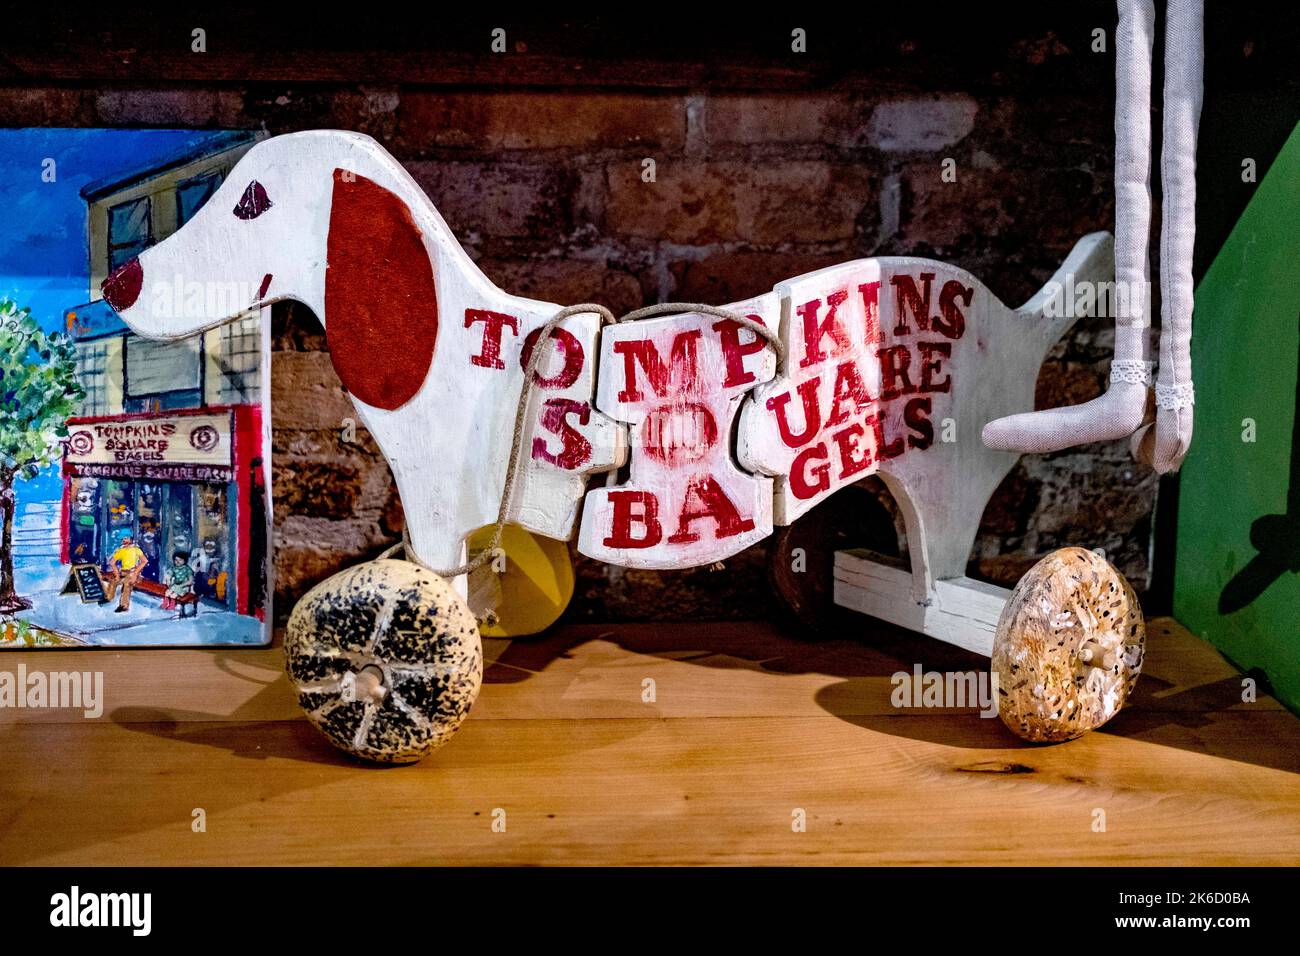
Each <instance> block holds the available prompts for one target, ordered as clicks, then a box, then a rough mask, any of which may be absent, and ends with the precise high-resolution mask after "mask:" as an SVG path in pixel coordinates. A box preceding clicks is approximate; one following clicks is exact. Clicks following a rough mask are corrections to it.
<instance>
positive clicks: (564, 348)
mask: <svg viewBox="0 0 1300 956" xmlns="http://www.w3.org/2000/svg"><path fill="white" fill-rule="evenodd" d="M541 334H542V330H541V327H540V326H539V327H538V328H535V329H533V330H532V331H531V332H529V333H528V334H527V335H526V336H524V348H523V351H522V352H520V353H519V367H520V368H521V369H526V368H528V363H529V362H530V361H531V360H532V357H533V347H534V346H536V345H537V337H538V336H539V335H541ZM551 339H552V340H553V341H554V342H555V343H556V345H557V346H559V350H560V354H561V355H563V356H564V368H562V369H560V371H559V373H558V374H556V375H554V376H552V377H551V378H546V377H544V376H543V375H542V372H541V368H540V365H545V364H546V358H547V356H545V354H544V357H543V358H542V361H541V363H540V365H539V368H538V370H537V384H538V385H540V386H542V388H568V387H569V386H570V385H572V384H573V383H574V382H576V381H577V380H578V376H579V375H581V374H582V363H583V360H584V358H585V357H586V356H585V355H584V353H583V351H582V343H581V342H580V341H578V337H577V336H575V335H574V334H573V333H572V332H570V331H569V330H568V329H562V328H560V327H559V326H556V327H555V328H554V329H552V330H551Z"/></svg>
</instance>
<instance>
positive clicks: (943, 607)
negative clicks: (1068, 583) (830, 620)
mask: <svg viewBox="0 0 1300 956" xmlns="http://www.w3.org/2000/svg"><path fill="white" fill-rule="evenodd" d="M834 575H835V577H834V595H835V603H836V604H839V605H840V606H842V607H847V608H852V609H853V610H855V611H861V612H862V613H863V614H870V615H871V616H872V617H877V618H880V619H881V620H883V621H889V622H890V623H891V624H897V625H898V626H899V627H905V628H907V629H908V630H912V631H919V632H921V633H922V634H925V635H927V636H929V637H933V638H937V639H938V640H941V641H944V642H945V643H948V644H955V645H957V646H958V647H963V648H965V649H966V650H968V651H973V652H974V653H976V654H982V655H984V656H985V657H988V656H990V655H991V654H992V653H993V635H994V633H995V632H996V631H997V626H998V618H999V617H1000V616H1001V614H1002V608H1003V606H1004V605H1005V604H1006V601H1007V598H1008V597H1010V595H1011V592H1010V591H1009V590H1007V589H1006V588H1000V587H997V586H996V585H992V584H986V583H985V582H983V581H976V580H973V579H971V578H967V577H960V578H952V579H951V580H947V581H938V582H936V585H935V590H934V592H933V593H932V594H931V596H930V597H929V598H928V599H927V600H924V601H917V600H916V599H915V597H914V596H913V593H912V591H913V579H912V575H911V573H910V572H908V571H906V570H904V569H902V568H895V567H890V566H889V565H886V564H882V563H879V562H878V561H875V560H873V559H872V558H871V557H870V556H868V555H867V554H866V553H865V552H861V551H836V552H835V569H834Z"/></svg>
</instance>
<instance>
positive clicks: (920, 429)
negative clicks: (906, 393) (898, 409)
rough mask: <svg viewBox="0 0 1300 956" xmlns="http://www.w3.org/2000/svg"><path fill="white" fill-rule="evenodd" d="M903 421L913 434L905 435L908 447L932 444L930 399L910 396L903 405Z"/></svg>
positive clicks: (924, 446)
mask: <svg viewBox="0 0 1300 956" xmlns="http://www.w3.org/2000/svg"><path fill="white" fill-rule="evenodd" d="M903 421H905V422H906V423H907V427H908V428H910V429H912V431H913V432H914V433H915V434H912V435H908V436H907V445H908V447H909V448H929V447H930V446H931V445H933V444H934V425H933V424H932V423H931V422H930V400H929V399H928V398H911V399H908V402H907V404H906V405H905V406H903Z"/></svg>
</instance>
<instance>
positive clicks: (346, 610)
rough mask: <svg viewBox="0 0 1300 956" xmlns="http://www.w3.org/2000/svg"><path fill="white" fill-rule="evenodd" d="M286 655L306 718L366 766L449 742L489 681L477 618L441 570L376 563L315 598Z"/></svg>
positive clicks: (302, 613)
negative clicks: (443, 577) (366, 764)
mask: <svg viewBox="0 0 1300 956" xmlns="http://www.w3.org/2000/svg"><path fill="white" fill-rule="evenodd" d="M284 653H285V663H286V670H287V672H288V675H289V680H290V682H291V683H292V684H293V685H294V688H295V689H296V690H297V692H298V703H299V705H300V706H301V707H302V709H303V710H304V711H305V712H306V714H307V718H308V719H309V720H310V721H311V722H312V723H313V724H315V725H316V727H317V729H319V730H320V731H321V733H323V734H324V735H325V736H326V737H328V738H329V740H330V742H331V743H333V744H334V745H335V746H336V747H340V748H342V749H343V750H346V751H348V752H349V753H352V754H356V755H357V756H358V757H362V758H364V759H366V760H374V761H379V762H382V763H413V762H414V761H416V760H419V759H420V758H421V757H424V756H425V755H427V754H428V753H430V752H431V751H433V750H435V749H437V748H438V747H440V746H442V744H444V743H446V742H447V741H448V740H449V739H450V738H451V735H452V734H454V733H455V732H456V728H457V727H459V726H460V722H461V721H462V720H464V719H465V716H466V715H467V714H468V713H469V709H470V706H471V705H472V704H473V703H474V698H475V697H477V696H478V691H479V686H480V685H481V684H482V682H483V651H482V646H481V644H480V641H479V633H478V626H477V624H476V623H475V621H474V615H473V614H471V613H470V610H469V607H468V606H466V604H465V602H464V600H462V599H461V597H460V595H459V594H457V593H456V591H455V590H454V589H453V588H452V587H451V585H450V584H449V583H448V582H446V581H445V580H443V579H442V578H441V577H439V576H438V575H436V574H434V573H433V572H432V571H429V570H427V569H426V568H422V567H420V566H419V565H416V564H412V563H411V562H409V561H391V560H379V561H369V562H367V563H365V564H360V565H357V566H356V567H352V568H348V569H347V570H345V571H340V572H339V573H338V574H336V575H334V576H333V577H331V578H327V579H326V580H324V581H322V582H321V583H320V584H318V585H316V587H314V588H312V589H311V590H310V591H308V592H307V594H305V595H304V596H303V598H302V600H301V601H299V602H298V604H297V606H295V607H294V609H293V613H292V614H291V615H290V616H289V626H288V630H287V632H286V635H285V642H284Z"/></svg>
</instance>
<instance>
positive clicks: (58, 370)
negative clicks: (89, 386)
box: [0, 298, 85, 614]
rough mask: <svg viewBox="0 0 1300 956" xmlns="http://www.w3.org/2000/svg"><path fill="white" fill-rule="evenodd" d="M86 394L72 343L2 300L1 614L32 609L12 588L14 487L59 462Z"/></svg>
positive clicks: (64, 336)
mask: <svg viewBox="0 0 1300 956" xmlns="http://www.w3.org/2000/svg"><path fill="white" fill-rule="evenodd" d="M84 394H85V392H84V391H83V390H82V388H81V385H80V383H79V382H78V381H77V367H76V349H75V347H74V346H73V343H72V340H71V339H70V338H69V337H68V336H66V335H62V334H60V333H58V332H50V333H46V332H45V331H43V330H42V329H41V327H40V325H38V324H37V322H36V320H35V319H34V318H32V313H31V310H30V309H27V308H20V307H19V306H18V304H17V303H15V302H14V301H13V300H11V299H4V298H0V517H3V519H4V530H3V534H2V535H0V613H3V614H12V613H13V612H14V611H19V610H23V609H24V608H29V607H31V602H30V601H27V600H25V599H24V598H22V597H19V595H18V594H17V592H16V590H15V587H14V542H13V536H14V510H15V505H16V496H15V494H14V483H15V482H16V481H18V480H19V479H31V478H35V477H36V476H37V475H38V474H40V471H41V469H42V468H45V467H46V466H48V465H50V464H53V463H54V462H55V461H57V460H58V458H59V456H60V454H61V453H62V450H63V439H64V438H66V437H67V435H68V416H70V415H73V414H75V412H76V410H77V405H78V402H79V401H80V400H81V398H82V397H83V396H84Z"/></svg>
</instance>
